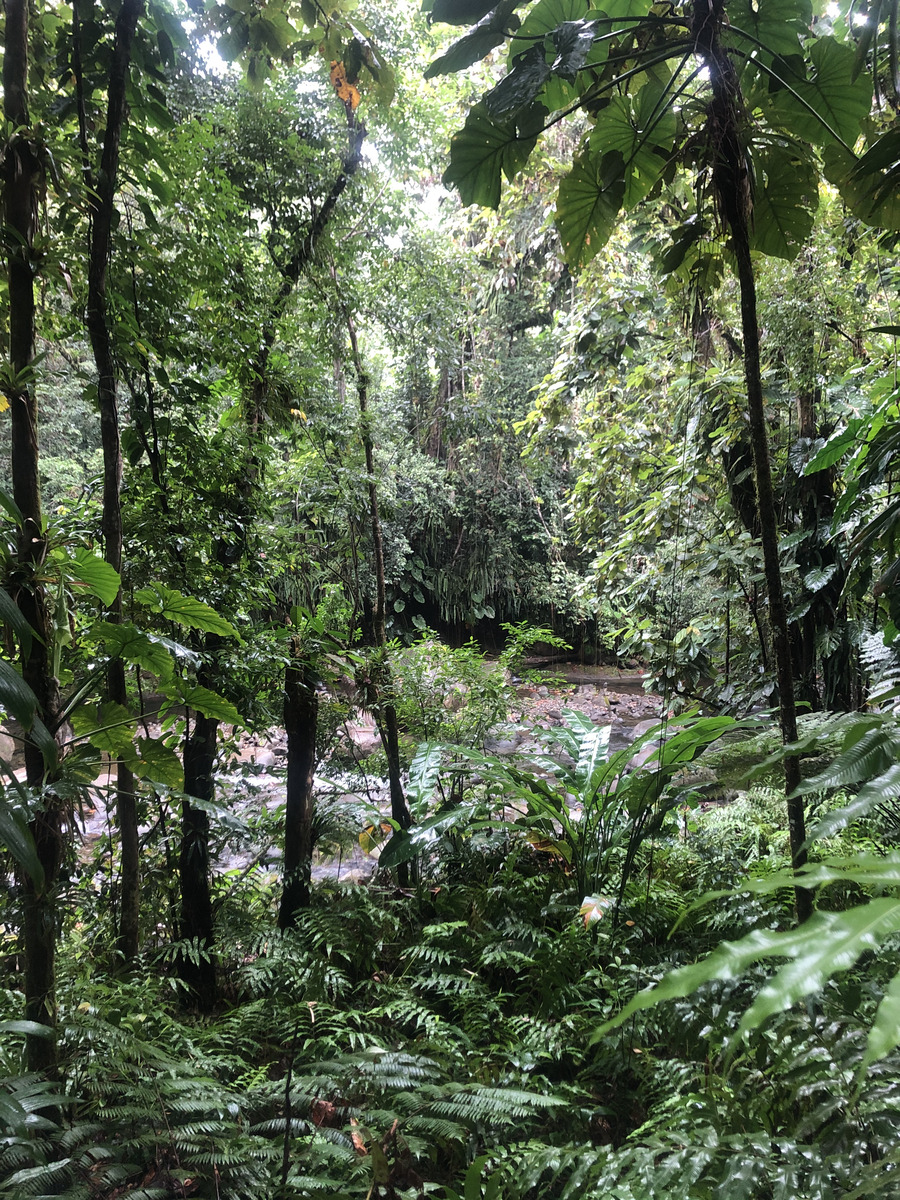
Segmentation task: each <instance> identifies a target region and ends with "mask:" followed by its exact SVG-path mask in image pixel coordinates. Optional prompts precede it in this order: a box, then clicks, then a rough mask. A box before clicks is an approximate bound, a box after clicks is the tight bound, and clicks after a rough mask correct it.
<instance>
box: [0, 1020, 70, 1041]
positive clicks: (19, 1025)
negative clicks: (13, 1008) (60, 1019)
mask: <svg viewBox="0 0 900 1200" xmlns="http://www.w3.org/2000/svg"><path fill="white" fill-rule="evenodd" d="M0 1033H24V1034H27V1036H28V1037H41V1038H53V1037H56V1032H55V1030H54V1029H53V1028H52V1026H50V1025H42V1024H41V1023H40V1021H24V1020H23V1021H15V1020H14V1021H0Z"/></svg>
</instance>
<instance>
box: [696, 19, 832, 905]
mask: <svg viewBox="0 0 900 1200" xmlns="http://www.w3.org/2000/svg"><path fill="white" fill-rule="evenodd" d="M723 10H724V0H710V2H708V3H704V0H696V4H695V9H694V21H693V27H692V34H693V37H694V41H695V46H696V49H697V53H698V54H699V55H700V56H701V57H702V58H703V59H704V61H705V63H706V65H707V67H708V69H709V77H710V84H711V87H712V92H713V98H712V102H711V105H710V110H709V117H708V130H709V133H710V135H711V136H710V142H711V145H712V147H713V153H714V154H715V160H714V164H713V186H714V189H715V194H716V197H717V199H718V201H719V205H720V208H721V213H722V217H723V219H724V222H725V224H726V225H727V227H728V229H730V231H731V247H732V251H733V253H734V256H735V260H736V266H737V276H738V284H739V287H740V294H741V328H742V333H743V340H744V378H745V381H746V385H747V410H748V417H749V422H750V441H751V446H752V449H753V465H754V471H755V475H756V495H757V506H758V512H759V523H760V540H761V542H762V550H763V568H764V574H765V580H766V590H767V592H768V599H769V624H770V627H771V633H772V652H773V658H774V660H775V673H776V680H777V684H778V703H779V710H780V715H781V735H782V739H783V741H784V743H785V745H789V744H791V743H792V742H796V740H797V710H796V704H795V700H794V681H793V673H792V670H791V643H790V635H789V631H788V622H787V610H786V608H785V603H784V590H783V588H782V582H781V565H780V562H779V555H778V523H777V514H776V510H775V496H774V491H773V488H772V472H771V466H770V463H769V444H768V436H767V433H766V418H765V404H764V400H763V390H762V372H761V368H760V339H759V321H758V317H757V306H756V276H755V274H754V270H753V260H752V256H751V252H750V207H751V194H750V174H749V170H748V164H747V153H746V150H745V147H744V145H743V143H742V140H741V134H740V129H741V120H740V116H741V114H740V110H739V104H740V84H739V82H738V78H737V73H736V71H735V69H734V64H733V63H732V61H731V59H730V58H729V57H728V54H727V53H726V52H725V50H724V49H723V48H722V45H721V42H720V40H719V32H720V28H721V22H722V20H723V16H724V11H723ZM784 776H785V792H786V795H787V811H788V827H789V831H790V842H791V858H792V861H793V864H794V867H795V868H796V867H800V866H802V865H803V864H804V863H805V862H806V850H805V848H804V847H805V842H806V827H805V815H804V811H803V801H802V799H801V798H799V797H797V796H795V795H794V792H795V791H796V788H797V786H798V785H799V783H800V760H799V759H798V758H797V757H796V755H788V756H787V757H786V758H785V760H784ZM795 902H796V908H797V919H798V920H799V921H804V920H806V918H807V917H808V916H809V915H810V914H811V913H812V893H811V892H809V891H808V890H807V889H805V888H800V887H798V888H796V889H795Z"/></svg>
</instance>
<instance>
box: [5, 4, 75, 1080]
mask: <svg viewBox="0 0 900 1200" xmlns="http://www.w3.org/2000/svg"><path fill="white" fill-rule="evenodd" d="M4 12H5V17H6V28H5V43H4V55H3V110H4V116H5V118H6V121H7V125H8V126H9V127H10V129H12V130H14V131H16V132H14V133H13V135H12V137H11V139H10V141H9V142H8V144H7V147H6V151H5V153H4V156H3V164H2V172H3V219H4V222H5V224H6V226H7V227H8V229H9V230H10V231H11V232H12V236H11V237H10V238H8V239H7V244H8V245H9V247H10V248H9V250H8V251H7V280H8V289H9V346H8V350H9V370H10V374H11V377H12V378H11V380H10V382H9V384H8V385H7V388H6V395H7V399H8V400H9V406H10V427H11V428H10V433H11V470H12V482H13V498H14V499H15V501H16V504H17V505H18V506H19V509H20V510H21V512H22V516H23V518H24V520H23V524H22V527H21V529H20V531H19V543H18V558H19V567H20V569H19V572H18V574H19V576H20V578H21V583H20V584H19V586H18V589H17V591H16V593H15V595H14V599H15V600H16V602H17V604H18V606H19V609H20V610H21V612H22V615H23V616H24V618H25V620H26V621H27V622H28V624H29V625H30V626H31V628H32V630H33V631H34V634H35V636H34V637H33V638H31V644H30V646H28V645H23V646H22V647H21V663H22V675H23V678H24V679H25V682H26V683H27V684H28V685H29V687H30V688H31V690H32V691H33V692H34V695H35V696H36V698H37V702H38V707H37V712H36V714H35V715H36V716H37V717H38V718H39V719H40V720H41V721H43V723H44V724H45V725H46V726H47V728H48V729H49V730H50V731H51V732H55V730H56V727H57V724H58V714H59V711H60V701H59V686H58V684H57V681H56V679H55V678H54V677H53V674H52V648H53V631H52V623H51V620H50V614H49V612H48V608H47V597H46V595H45V593H44V589H43V587H42V585H41V584H40V583H39V581H38V579H37V578H36V575H37V571H38V569H39V568H40V566H41V564H42V563H43V561H44V556H45V554H46V550H47V544H46V539H45V537H44V534H43V532H42V520H41V491H40V474H39V467H38V429H37V398H36V395H35V388H34V377H33V374H32V373H31V366H32V363H33V361H34V347H35V334H36V329H35V296H34V271H33V264H32V250H33V246H34V237H35V233H36V231H37V219H38V197H39V191H40V184H41V177H42V166H41V162H40V159H39V157H38V153H37V151H36V148H35V147H34V146H33V145H32V143H30V142H29V141H28V139H27V136H26V135H25V134H24V133H22V132H19V131H20V130H27V128H28V126H29V116H28V3H27V0H5V3H4ZM54 767H55V763H47V762H45V759H44V755H43V753H42V751H41V750H40V749H39V747H38V746H37V745H36V744H35V742H33V741H31V740H27V741H26V743H25V771H26V783H27V785H28V787H29V789H31V790H32V792H33V793H34V795H35V796H36V797H38V798H39V799H38V802H39V809H38V811H37V813H36V815H35V817H34V819H33V821H32V824H31V832H32V835H33V837H34V841H35V846H36V849H37V854H38V858H39V861H40V863H41V866H42V868H43V871H44V883H43V886H42V887H40V888H39V887H37V886H36V884H35V881H34V880H33V879H32V878H31V877H30V876H28V875H26V876H25V878H24V888H23V892H24V895H23V921H22V934H23V941H24V950H25V1017H26V1019H28V1020H30V1021H36V1022H39V1023H40V1024H43V1025H48V1026H50V1027H51V1028H54V1027H55V1025H56V998H55V989H56V930H57V912H56V884H57V879H58V876H59V868H60V864H61V861H62V852H63V810H62V803H61V801H60V800H59V798H58V797H57V796H56V795H55V793H54V792H53V790H52V788H50V787H48V786H47V785H48V784H49V783H50V782H51V779H52V773H53V769H54ZM27 1060H28V1068H29V1070H31V1071H45V1072H48V1073H50V1074H52V1073H54V1072H55V1070H56V1042H55V1038H52V1037H50V1038H45V1037H29V1038H28V1043H27Z"/></svg>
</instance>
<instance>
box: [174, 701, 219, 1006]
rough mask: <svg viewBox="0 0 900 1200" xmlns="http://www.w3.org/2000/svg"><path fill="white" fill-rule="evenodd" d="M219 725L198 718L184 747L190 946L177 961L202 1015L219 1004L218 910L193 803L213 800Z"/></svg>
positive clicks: (184, 887) (185, 932)
mask: <svg viewBox="0 0 900 1200" xmlns="http://www.w3.org/2000/svg"><path fill="white" fill-rule="evenodd" d="M218 731H219V722H218V721H217V720H215V719H214V718H213V717H204V716H202V715H201V714H200V713H197V714H196V715H195V717H194V728H193V730H192V731H191V735H190V737H189V738H188V739H187V741H186V742H185V744H184V790H185V795H186V796H187V797H188V798H187V799H185V800H183V801H182V805H181V853H180V857H179V869H180V874H181V940H182V941H183V942H189V943H190V946H189V947H188V948H186V949H184V950H182V951H181V953H180V954H179V956H178V976H179V978H180V979H181V981H182V982H183V983H184V984H185V985H186V986H187V988H188V990H189V992H190V995H191V997H192V999H193V1002H194V1003H195V1004H196V1006H197V1008H198V1009H199V1010H200V1011H201V1012H209V1011H210V1009H212V1007H213V1005H214V1004H215V1002H216V964H215V959H214V957H213V909H212V897H211V895H210V888H209V813H208V812H206V811H205V810H204V809H202V808H198V807H197V806H196V805H194V804H192V803H191V801H190V797H192V796H195V797H196V798H197V799H198V800H212V798H213V794H214V790H215V783H214V779H213V761H214V759H215V756H216V739H217V735H218Z"/></svg>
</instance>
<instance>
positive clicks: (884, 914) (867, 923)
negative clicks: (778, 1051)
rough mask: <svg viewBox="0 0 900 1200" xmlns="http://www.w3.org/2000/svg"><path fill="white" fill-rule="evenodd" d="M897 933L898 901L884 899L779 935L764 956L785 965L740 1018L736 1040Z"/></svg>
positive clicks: (824, 916) (815, 917) (813, 919)
mask: <svg viewBox="0 0 900 1200" xmlns="http://www.w3.org/2000/svg"><path fill="white" fill-rule="evenodd" d="M898 930H900V900H895V899H893V898H891V897H884V898H882V899H878V900H870V901H869V903H868V904H860V905H859V906H858V907H856V908H851V909H848V910H847V911H846V912H840V913H834V912H817V913H815V914H814V915H813V916H812V917H810V919H809V920H808V921H806V922H804V924H803V925H802V926H801V927H800V928H799V929H796V930H791V931H790V932H789V933H787V934H782V935H781V937H782V938H783V939H784V941H783V943H780V944H779V945H778V948H775V949H772V950H770V951H769V954H776V955H778V957H781V958H790V959H791V961H790V962H789V963H787V964H786V965H785V966H783V967H781V969H780V970H779V971H778V972H777V973H776V975H775V977H774V978H773V979H772V980H771V981H770V982H769V983H767V984H766V985H765V986H764V987H763V988H762V989H761V991H760V992H759V995H758V996H757V997H756V999H755V1000H754V1002H753V1003H752V1004H751V1006H750V1008H749V1009H748V1010H747V1012H745V1013H744V1016H743V1017H742V1018H741V1023H740V1025H739V1026H738V1030H737V1036H738V1037H740V1036H741V1035H742V1034H744V1033H748V1032H749V1031H750V1030H752V1029H756V1028H758V1027H759V1026H760V1025H762V1023H763V1022H764V1021H766V1020H768V1018H769V1017H771V1016H774V1014H775V1013H779V1012H784V1011H785V1010H786V1009H788V1008H790V1007H791V1006H792V1005H794V1004H796V1003H797V1001H798V1000H802V999H803V998H804V997H805V996H810V995H813V994H814V993H815V992H818V991H820V990H821V989H822V987H823V986H824V984H825V983H826V982H827V980H829V979H830V978H831V977H832V976H833V975H836V974H838V973H839V972H841V971H846V970H848V969H849V968H850V967H852V966H853V964H854V963H855V962H856V960H857V959H858V958H859V956H860V955H861V954H862V953H864V952H865V951H867V950H874V949H876V947H877V946H878V944H879V942H880V941H881V940H882V939H883V938H884V937H886V936H887V935H888V934H891V933H896V932H898ZM798 943H799V944H798Z"/></svg>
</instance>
